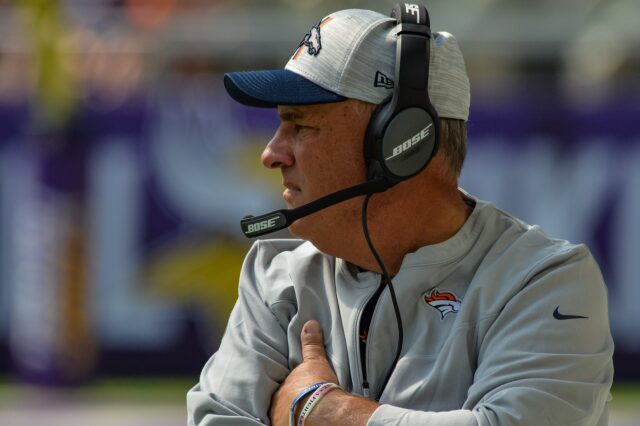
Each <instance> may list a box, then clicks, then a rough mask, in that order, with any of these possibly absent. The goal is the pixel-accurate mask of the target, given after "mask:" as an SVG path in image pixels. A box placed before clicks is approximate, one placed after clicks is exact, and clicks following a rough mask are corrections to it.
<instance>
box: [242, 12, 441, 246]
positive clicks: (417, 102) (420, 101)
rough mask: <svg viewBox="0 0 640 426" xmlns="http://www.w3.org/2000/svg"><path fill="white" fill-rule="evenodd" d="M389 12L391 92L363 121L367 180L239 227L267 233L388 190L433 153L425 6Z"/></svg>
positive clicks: (436, 129)
mask: <svg viewBox="0 0 640 426" xmlns="http://www.w3.org/2000/svg"><path fill="white" fill-rule="evenodd" d="M391 17H392V18H395V19H396V24H397V27H396V28H397V30H398V32H397V38H398V40H397V47H396V66H395V81H394V92H393V95H392V96H391V99H390V100H389V101H387V102H383V103H382V104H380V105H379V106H378V107H377V108H376V110H375V111H374V113H373V114H372V117H371V119H370V121H369V124H368V126H367V131H366V133H365V135H366V136H365V143H364V156H365V159H366V162H367V170H368V180H367V181H366V182H364V183H361V184H359V185H355V186H352V187H349V188H345V189H342V190H340V191H337V192H334V193H331V194H328V195H325V196H324V197H321V198H319V199H317V200H315V201H312V202H310V203H308V204H305V205H303V206H300V207H297V208H294V209H280V210H275V211H273V212H270V213H266V214H262V215H260V216H245V217H244V218H243V219H242V220H241V221H240V226H241V228H242V232H243V233H244V234H245V235H246V236H247V237H249V238H253V237H258V236H261V235H265V234H270V233H272V232H275V231H278V230H280V229H284V228H287V227H288V226H289V225H291V224H292V223H293V222H295V221H296V220H298V219H300V218H302V217H305V216H307V215H310V214H312V213H315V212H317V211H319V210H322V209H324V208H327V207H329V206H332V205H334V204H337V203H340V202H342V201H345V200H348V199H351V198H354V197H357V196H361V195H367V194H375V193H378V192H383V191H386V190H387V189H389V188H391V187H392V186H394V185H396V184H397V183H399V182H401V181H403V180H406V179H408V178H410V177H412V176H415V175H416V174H418V173H420V172H421V171H422V170H423V169H424V168H425V167H426V166H427V164H429V162H430V161H431V159H432V158H433V156H435V154H436V152H437V150H438V145H439V139H440V120H439V119H438V114H437V113H436V110H435V108H434V107H433V105H432V104H431V100H430V98H429V92H428V87H429V81H428V79H429V58H430V56H431V54H430V49H431V47H430V39H431V29H430V20H429V14H428V12H427V8H426V7H425V6H422V5H416V4H409V3H400V4H397V5H396V6H395V7H394V8H393V11H392V12H391Z"/></svg>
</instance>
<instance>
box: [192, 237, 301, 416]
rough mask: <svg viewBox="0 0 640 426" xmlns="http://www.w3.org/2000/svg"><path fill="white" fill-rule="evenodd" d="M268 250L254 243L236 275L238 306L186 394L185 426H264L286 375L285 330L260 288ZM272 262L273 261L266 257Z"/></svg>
mask: <svg viewBox="0 0 640 426" xmlns="http://www.w3.org/2000/svg"><path fill="white" fill-rule="evenodd" d="M265 251H266V252H269V251H271V250H269V246H268V245H266V244H261V243H256V245H254V246H253V248H252V249H251V251H250V252H249V254H248V255H247V257H246V259H245V262H244V265H243V267H242V272H241V274H240V284H239V292H238V293H239V294H238V301H237V302H236V305H235V307H234V308H233V311H232V313H231V316H230V318H229V322H228V325H227V328H226V331H225V334H224V337H223V338H222V341H221V343H220V347H219V349H218V351H217V352H216V353H215V354H214V355H213V356H212V357H211V359H210V360H209V361H208V362H207V364H206V365H205V367H204V369H203V371H202V374H201V376H200V383H199V384H198V385H196V386H195V387H194V388H193V389H191V390H190V391H189V392H188V394H187V412H188V424H189V426H196V425H197V426H212V425H223V424H224V425H261V424H269V407H270V404H271V396H272V395H273V393H274V392H275V391H276V390H277V389H278V387H279V385H280V383H281V382H282V381H283V380H284V379H285V378H286V376H287V375H288V374H289V366H288V347H287V336H286V327H284V326H282V325H281V324H280V322H279V321H278V319H277V318H276V316H275V315H274V313H273V311H272V310H271V308H270V307H269V305H268V303H267V301H266V297H265V295H264V294H263V290H262V287H261V286H260V281H261V280H269V279H270V277H269V276H268V275H265V273H264V271H265V269H266V268H265V267H264V265H265V264H268V262H269V261H270V260H271V259H270V258H269V256H270V254H269V253H265ZM271 257H273V256H272V255H271Z"/></svg>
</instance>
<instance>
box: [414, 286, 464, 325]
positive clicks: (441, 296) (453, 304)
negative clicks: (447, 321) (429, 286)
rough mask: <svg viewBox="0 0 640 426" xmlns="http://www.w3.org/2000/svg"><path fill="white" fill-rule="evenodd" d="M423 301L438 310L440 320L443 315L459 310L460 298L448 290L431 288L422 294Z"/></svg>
mask: <svg viewBox="0 0 640 426" xmlns="http://www.w3.org/2000/svg"><path fill="white" fill-rule="evenodd" d="M423 297H424V301H425V302H427V304H428V305H429V306H431V307H433V308H435V309H437V310H438V311H439V312H440V315H442V316H441V317H440V319H441V320H443V319H444V316H445V315H447V314H451V313H454V314H455V313H457V312H459V311H460V304H461V303H462V299H458V298H457V297H456V295H455V294H453V293H451V292H448V291H442V292H440V291H438V290H437V289H433V290H431V291H430V292H429V293H428V294H427V293H425V294H423Z"/></svg>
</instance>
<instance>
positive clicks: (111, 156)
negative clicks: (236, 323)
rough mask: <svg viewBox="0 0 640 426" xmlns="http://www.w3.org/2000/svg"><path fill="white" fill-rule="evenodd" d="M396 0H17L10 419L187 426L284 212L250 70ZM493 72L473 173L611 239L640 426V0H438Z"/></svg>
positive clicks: (3, 214)
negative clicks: (251, 234) (246, 84)
mask: <svg viewBox="0 0 640 426" xmlns="http://www.w3.org/2000/svg"><path fill="white" fill-rule="evenodd" d="M393 4H394V2H393V1H381V0H368V1H364V0H352V1H343V0H322V1H320V0H308V1H295V0H261V1H258V0H237V1H230V0H228V1H224V0H217V1H216V0H13V1H11V0H0V424H2V425H7V426H22V425H32V424H48V425H80V424H92V425H102V424H104V425H107V424H109V425H111V424H118V425H121V426H122V425H161V426H162V425H170V424H183V423H184V422H185V410H184V394H185V392H186V390H187V389H188V388H189V387H190V386H191V385H192V384H193V383H195V382H196V381H197V377H198V373H199V370H200V368H201V366H202V365H203V364H204V362H205V360H206V359H207V358H208V356H209V355H210V354H211V353H212V352H213V351H214V350H215V349H216V347H217V344H218V341H219V338H220V335H221V333H222V330H223V328H224V325H225V321H226V317H227V315H228V313H229V311H230V309H231V306H232V304H233V302H234V299H235V294H236V290H235V289H236V284H237V283H236V280H237V274H238V269H239V267H240V264H241V262H242V258H243V254H244V253H245V251H246V250H247V248H248V246H249V244H250V242H248V241H245V240H244V239H243V237H242V236H241V233H240V228H239V225H238V221H239V219H240V218H241V217H242V216H244V215H246V214H248V213H256V212H261V211H265V210H267V209H270V208H274V207H279V206H280V203H279V200H280V195H279V194H280V189H279V177H278V176H276V175H273V176H272V175H271V174H269V173H265V172H264V171H262V170H261V166H260V164H259V161H258V159H259V153H260V151H261V149H262V147H263V145H264V144H265V143H266V142H267V141H268V139H269V137H270V134H271V133H272V132H273V130H274V129H275V126H276V117H275V114H274V113H273V111H269V110H252V109H246V108H243V107H241V106H239V105H236V104H233V103H232V102H231V101H230V100H229V99H228V98H227V96H226V94H225V93H224V91H223V89H222V85H221V82H222V78H221V75H222V73H224V72H225V71H227V70H240V69H254V68H265V67H269V68H281V67H282V66H283V65H284V63H285V62H286V60H287V59H288V56H289V55H290V54H291V52H292V51H293V50H294V49H295V47H296V46H297V43H298V42H299V40H300V39H301V38H302V36H303V34H304V33H305V32H306V31H307V30H308V29H309V28H310V26H311V25H312V24H314V23H315V22H317V20H318V19H319V18H320V17H322V16H324V15H326V14H328V13H329V12H331V11H334V10H338V9H342V8H347V7H366V8H371V9H376V10H379V11H381V12H383V13H386V12H388V11H389V10H390V9H391V7H392V6H393ZM428 6H429V8H430V11H431V14H432V22H433V27H434V29H435V30H438V29H446V30H447V31H450V32H452V33H453V34H455V35H456V36H457V37H458V38H459V40H460V44H461V46H462V49H463V53H464V54H465V57H466V61H467V67H468V71H469V75H470V78H471V82H472V89H473V95H472V108H471V109H472V111H471V119H470V121H469V155H468V161H467V164H466V168H465V170H464V172H463V176H462V186H463V187H465V188H466V189H467V190H469V191H470V192H471V193H473V194H474V195H476V196H478V197H479V198H482V199H488V200H492V201H495V202H496V203H497V204H498V205H500V206H502V207H503V208H504V209H506V210H508V211H511V212H513V213H515V214H517V215H519V216H520V217H522V218H524V219H525V220H527V221H529V222H532V223H539V224H541V225H542V226H543V227H544V228H545V229H546V230H547V232H548V233H550V234H552V235H554V236H558V237H562V238H567V239H570V240H573V241H576V242H578V241H579V242H585V243H587V244H588V245H589V246H590V248H591V250H592V251H593V253H594V255H595V257H596V258H597V259H598V260H599V262H600V265H601V267H602V270H603V273H604V275H605V278H606V280H607V283H608V285H609V303H610V314H611V322H612V328H613V331H614V335H615V340H616V355H615V364H616V384H615V386H614V392H613V394H614V399H613V402H612V409H613V410H612V411H613V412H612V424H613V425H617V426H621V425H637V424H640V409H639V408H638V406H639V405H640V404H638V402H640V392H638V387H637V386H636V385H635V383H636V382H637V380H638V379H640V362H639V361H640V358H639V356H640V332H639V331H638V330H639V328H638V324H639V323H640V309H638V305H639V304H640V286H639V285H638V281H637V266H638V261H639V260H640V247H639V246H638V241H639V239H640V221H638V211H640V197H639V196H638V195H640V194H639V192H638V191H639V188H640V128H639V126H638V123H639V122H640V121H639V120H640V48H639V47H638V46H640V25H638V17H639V16H640V2H638V1H637V0H563V1H551V0H541V1H537V2H531V1H525V0H468V1H460V2H452V1H445V0H431V1H429V2H428Z"/></svg>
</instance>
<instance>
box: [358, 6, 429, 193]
mask: <svg viewBox="0 0 640 426" xmlns="http://www.w3.org/2000/svg"><path fill="white" fill-rule="evenodd" d="M391 17H392V18H395V19H396V24H397V27H396V28H397V30H398V32H397V37H398V40H397V45H396V69H395V83H394V84H395V89H394V92H393V95H392V97H391V99H390V100H389V101H387V102H383V103H382V104H380V105H379V106H378V107H377V108H376V110H375V111H374V113H373V115H372V117H371V120H370V121H369V126H368V128H367V133H366V137H365V144H364V146H365V158H366V160H367V164H368V173H369V179H370V180H374V179H376V178H385V179H388V180H389V181H391V182H393V183H394V184H395V183H398V182H400V181H402V180H405V179H408V178H410V177H412V176H415V175H416V174H418V173H420V172H421V171H422V170H423V169H424V168H425V167H426V166H427V164H429V162H430V161H431V159H432V158H433V156H434V155H435V154H436V152H437V151H438V145H439V140H440V120H439V119H438V114H437V112H436V110H435V108H434V107H433V105H432V104H431V99H430V98H429V91H428V88H429V58H430V57H431V46H430V39H431V28H430V19H429V13H428V12H427V8H426V7H425V6H423V5H416V4H408V3H401V4H397V5H396V6H395V7H394V8H393V11H392V12H391Z"/></svg>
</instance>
